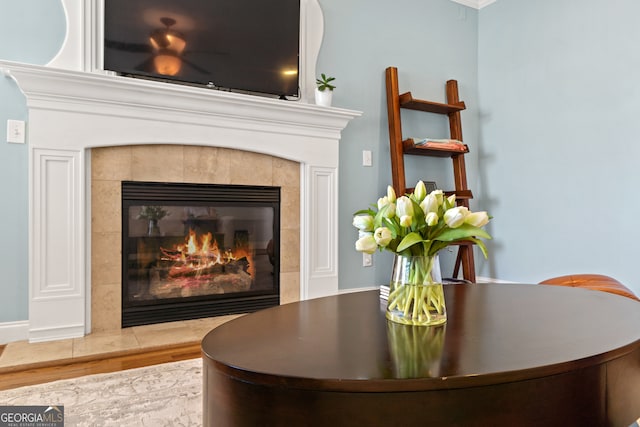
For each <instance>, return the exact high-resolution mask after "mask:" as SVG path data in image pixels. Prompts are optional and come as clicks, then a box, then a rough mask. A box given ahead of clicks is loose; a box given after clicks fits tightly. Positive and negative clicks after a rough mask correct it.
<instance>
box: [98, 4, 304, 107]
mask: <svg viewBox="0 0 640 427" xmlns="http://www.w3.org/2000/svg"><path fill="white" fill-rule="evenodd" d="M158 3H159V4H158ZM265 3H268V4H267V5H265ZM170 4H171V6H172V8H169V7H168V5H170ZM161 6H166V10H163V8H162V7H161ZM169 9H172V10H169ZM150 11H152V12H153V13H150ZM136 16H139V17H140V18H139V19H136ZM145 16H146V17H148V16H154V20H153V23H151V22H149V21H150V20H149V19H146V21H145V18H144V17H145ZM276 18H278V19H276ZM280 18H283V19H284V20H281V19H280ZM104 30H105V31H104V36H105V37H104V69H105V70H109V71H114V72H116V73H119V74H121V75H125V76H131V77H141V78H149V79H156V80H162V81H168V82H173V83H181V84H188V85H195V86H202V87H208V88H215V89H220V90H228V91H234V92H243V93H252V94H261V95H268V96H274V97H280V98H286V97H298V96H299V92H300V91H299V78H298V74H299V39H300V34H299V32H300V0H273V1H272V2H262V1H261V0H260V1H256V0H218V1H217V2H211V1H209V0H190V1H181V2H172V1H171V0H160V1H158V0H138V1H131V0H105V22H104Z"/></svg>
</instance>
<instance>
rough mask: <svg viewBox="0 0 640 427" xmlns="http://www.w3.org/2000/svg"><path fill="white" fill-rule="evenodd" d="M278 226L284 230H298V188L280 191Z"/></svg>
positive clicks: (285, 188) (286, 188)
mask: <svg viewBox="0 0 640 427" xmlns="http://www.w3.org/2000/svg"><path fill="white" fill-rule="evenodd" d="M280 224H281V227H282V228H285V229H289V230H296V229H298V230H299V229H300V191H299V187H295V188H293V187H282V189H281V191H280Z"/></svg>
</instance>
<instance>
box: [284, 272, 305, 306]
mask: <svg viewBox="0 0 640 427" xmlns="http://www.w3.org/2000/svg"><path fill="white" fill-rule="evenodd" d="M296 301H300V273H299V272H294V273H281V274H280V304H288V303H290V302H296Z"/></svg>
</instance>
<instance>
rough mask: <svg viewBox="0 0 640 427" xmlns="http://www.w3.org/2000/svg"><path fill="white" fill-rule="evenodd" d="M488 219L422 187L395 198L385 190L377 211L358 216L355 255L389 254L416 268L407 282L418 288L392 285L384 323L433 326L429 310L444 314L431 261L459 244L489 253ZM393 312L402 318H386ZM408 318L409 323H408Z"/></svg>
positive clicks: (371, 209)
mask: <svg viewBox="0 0 640 427" xmlns="http://www.w3.org/2000/svg"><path fill="white" fill-rule="evenodd" d="M490 218H491V217H490V216H489V215H488V214H487V213H486V212H484V211H483V212H471V211H470V210H469V209H468V208H467V207H465V206H457V205H456V196H455V194H452V195H451V196H449V197H446V196H445V195H444V192H443V191H442V190H434V191H432V192H431V193H429V194H427V191H426V187H425V185H424V183H423V182H422V181H419V182H418V184H417V185H416V187H415V189H414V191H413V193H412V194H407V195H405V196H402V197H398V198H396V193H395V191H394V190H393V187H391V186H389V187H387V195H386V196H384V197H381V198H379V199H378V203H377V206H376V205H374V206H373V207H372V208H370V209H363V210H360V211H358V212H356V213H355V214H354V217H353V225H354V226H355V227H356V228H357V229H358V237H359V238H358V240H357V241H356V250H357V251H359V252H365V253H368V254H372V253H374V252H375V251H376V250H387V251H390V252H393V253H395V254H397V255H400V256H403V257H416V262H413V263H410V264H409V271H408V277H407V280H406V283H408V284H411V285H416V286H404V282H403V283H401V284H399V283H395V282H393V281H392V283H391V286H390V290H389V297H388V307H387V318H388V319H390V320H392V321H396V322H400V323H406V324H416V323H413V322H414V320H413V319H418V322H422V320H423V319H426V321H427V322H429V321H431V319H432V314H431V312H432V311H433V310H435V311H437V312H438V313H440V314H442V313H444V309H445V308H444V307H445V303H444V293H443V291H442V285H441V284H439V286H432V285H436V283H435V282H434V281H433V280H432V277H431V271H432V269H433V267H434V265H433V264H434V259H433V257H434V256H435V255H436V254H437V253H438V252H439V251H440V250H442V249H444V248H446V247H447V246H449V245H453V244H456V243H457V242H461V241H468V242H472V243H474V244H476V245H477V246H478V247H479V248H480V250H481V251H482V253H483V254H484V256H485V257H486V256H487V248H486V246H485V244H484V242H483V241H482V240H481V238H482V239H491V236H490V235H489V233H487V232H486V231H485V230H483V229H482V227H483V226H485V225H486V224H487V223H488V222H489V220H490ZM396 308H397V310H398V311H399V312H402V313H403V314H404V317H402V318H394V315H393V314H390V310H393V309H396ZM409 313H412V316H413V319H407V316H408V315H409ZM423 313H424V314H423ZM425 316H426V317H425ZM419 324H422V323H419Z"/></svg>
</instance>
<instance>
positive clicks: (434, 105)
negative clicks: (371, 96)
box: [400, 92, 467, 114]
mask: <svg viewBox="0 0 640 427" xmlns="http://www.w3.org/2000/svg"><path fill="white" fill-rule="evenodd" d="M400 107H401V108H406V109H408V110H418V111H426V112H427V113H437V114H451V113H455V112H457V111H462V110H464V109H465V108H467V107H466V106H465V105H464V102H463V101H460V102H457V103H455V104H442V103H440V102H432V101H424V100H421V99H414V98H413V96H412V95H411V92H406V93H403V94H402V95H400Z"/></svg>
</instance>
